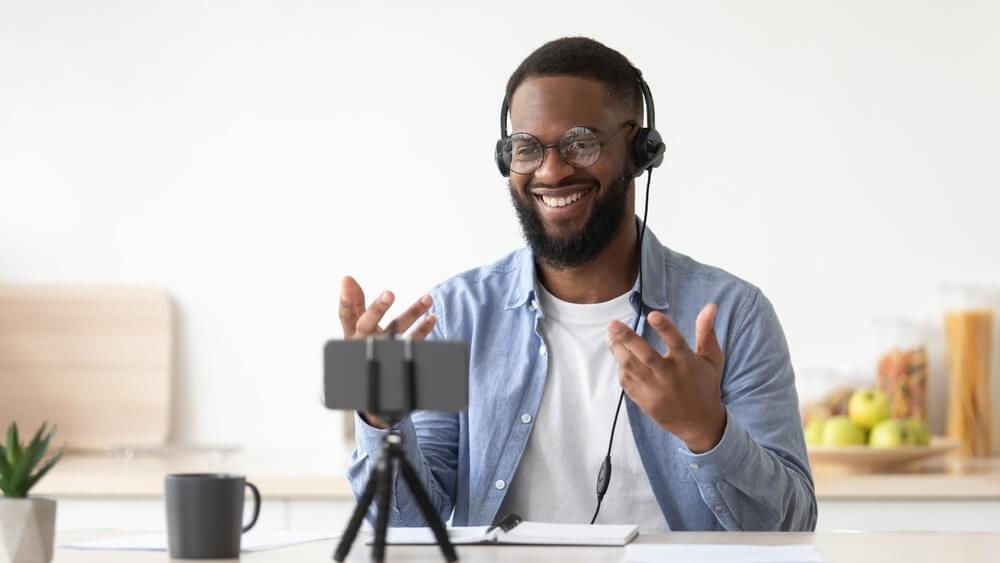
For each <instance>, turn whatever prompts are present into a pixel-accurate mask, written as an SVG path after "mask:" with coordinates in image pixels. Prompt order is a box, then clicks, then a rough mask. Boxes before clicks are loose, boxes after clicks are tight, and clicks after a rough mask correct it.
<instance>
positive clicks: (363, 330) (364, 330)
mask: <svg viewBox="0 0 1000 563" xmlns="http://www.w3.org/2000/svg"><path fill="white" fill-rule="evenodd" d="M394 300H395V296H393V294H392V292H391V291H383V292H382V294H381V295H379V297H378V298H377V299H375V300H374V301H373V302H372V303H371V304H370V305H368V307H367V308H366V307H365V292H364V291H363V290H362V289H361V286H360V285H358V282H357V281H355V279H354V278H352V277H351V276H345V277H344V279H343V281H342V282H341V284H340V325H341V326H342V327H343V329H344V338H346V339H350V340H361V339H364V338H368V337H369V336H372V335H376V336H378V335H383V334H387V333H390V332H392V333H397V332H398V333H403V332H406V331H407V330H409V328H410V327H411V326H413V323H415V322H416V321H417V320H418V319H419V318H420V317H421V316H422V315H423V314H424V313H426V312H427V311H429V310H430V308H431V304H432V303H433V301H432V300H431V296H430V295H424V296H423V297H421V298H420V299H418V300H417V302H416V303H414V304H413V305H410V307H409V308H408V309H406V311H403V314H401V315H399V316H398V317H396V318H395V320H393V321H391V322H390V323H389V324H388V325H386V327H385V328H383V327H382V326H381V325H380V324H379V323H380V322H382V317H383V316H385V313H386V311H388V310H389V307H391V306H392V303H393V301H394ZM436 321H437V317H435V316H434V315H427V317H425V318H424V319H423V320H422V321H420V323H419V324H417V326H416V328H414V329H413V332H412V333H410V335H409V337H410V338H411V339H413V340H423V339H424V338H426V337H427V335H428V334H430V332H431V329H433V328H434V323H435V322H436ZM361 417H362V418H363V419H365V422H367V423H368V424H370V425H372V426H375V427H377V428H388V427H389V425H388V424H387V423H386V422H385V421H384V420H382V419H380V418H378V417H377V416H375V415H373V414H371V413H367V412H362V413H361Z"/></svg>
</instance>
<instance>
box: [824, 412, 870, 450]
mask: <svg viewBox="0 0 1000 563" xmlns="http://www.w3.org/2000/svg"><path fill="white" fill-rule="evenodd" d="M865 442H866V436H865V431H864V430H863V429H862V428H861V427H859V426H858V425H856V424H854V423H853V422H851V420H850V419H849V418H847V417H846V416H835V417H832V418H828V419H826V422H824V423H823V445H826V446H851V445H864V443H865Z"/></svg>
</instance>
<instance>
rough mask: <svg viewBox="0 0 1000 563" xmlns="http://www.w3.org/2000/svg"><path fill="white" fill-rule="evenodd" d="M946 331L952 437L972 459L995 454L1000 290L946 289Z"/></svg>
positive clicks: (970, 287) (961, 287)
mask: <svg viewBox="0 0 1000 563" xmlns="http://www.w3.org/2000/svg"><path fill="white" fill-rule="evenodd" d="M944 296H945V305H946V309H945V313H944V331H945V341H946V343H947V347H948V410H947V433H948V437H950V438H952V439H955V440H957V441H958V442H959V443H960V444H961V447H960V449H959V452H960V453H961V454H962V455H967V456H989V455H990V452H991V451H992V446H993V444H992V439H993V437H992V434H993V431H994V429H993V412H992V411H993V409H992V404H991V403H992V402H993V400H994V398H993V397H992V395H991V390H990V379H991V375H992V371H993V362H994V361H995V359H994V357H993V356H994V347H995V343H994V335H995V331H994V322H995V317H996V310H997V301H998V300H997V291H996V288H991V287H988V286H981V285H971V284H967V285H961V284H954V285H949V286H945V287H944Z"/></svg>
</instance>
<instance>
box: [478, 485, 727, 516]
mask: <svg viewBox="0 0 1000 563" xmlns="http://www.w3.org/2000/svg"><path fill="white" fill-rule="evenodd" d="M497 482H498V483H499V481H497ZM712 508H713V509H714V510H715V511H716V512H722V505H721V504H717V505H715V506H713V507H712Z"/></svg>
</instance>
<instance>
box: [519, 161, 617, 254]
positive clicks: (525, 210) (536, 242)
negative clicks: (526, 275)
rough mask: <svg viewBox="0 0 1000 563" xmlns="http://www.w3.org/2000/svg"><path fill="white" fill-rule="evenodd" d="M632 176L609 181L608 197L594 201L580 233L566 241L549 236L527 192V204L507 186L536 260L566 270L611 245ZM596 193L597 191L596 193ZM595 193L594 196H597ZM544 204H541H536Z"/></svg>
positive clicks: (526, 240)
mask: <svg viewBox="0 0 1000 563" xmlns="http://www.w3.org/2000/svg"><path fill="white" fill-rule="evenodd" d="M631 182H632V176H631V175H629V174H622V175H619V176H617V177H616V178H615V179H614V180H612V182H611V184H610V185H609V186H608V189H607V195H605V196H604V197H602V198H598V199H597V200H596V201H595V202H594V207H593V210H592V211H591V213H590V217H588V218H587V222H586V223H585V224H584V226H583V228H582V229H581V230H580V232H579V233H576V234H575V235H572V236H571V237H569V238H563V237H554V236H550V235H549V234H548V233H546V232H545V225H544V224H543V223H542V218H541V217H540V216H539V213H538V210H537V209H536V208H535V205H533V204H532V203H533V202H532V201H531V199H530V198H533V197H535V196H533V195H531V194H530V193H528V195H527V197H528V198H529V199H528V200H527V201H525V200H524V199H522V198H521V197H520V196H518V195H517V189H516V188H515V187H514V186H513V184H511V183H510V182H508V184H509V186H510V200H511V203H513V205H514V211H515V212H517V218H518V220H519V221H520V222H521V230H522V231H523V234H524V240H525V242H527V243H528V246H529V247H531V251H532V252H533V253H534V255H535V258H536V259H538V260H539V261H541V262H544V263H545V264H546V265H548V266H549V267H551V268H554V269H556V270H568V269H570V268H576V267H578V266H581V265H583V264H585V263H587V262H589V261H590V260H593V259H594V258H595V257H596V256H597V255H598V254H600V253H601V251H603V250H604V249H605V248H607V247H608V245H609V244H611V240H612V239H613V238H614V236H615V234H617V232H618V229H619V228H621V225H622V222H623V221H625V220H626V219H627V217H625V203H626V201H627V199H628V189H629V184H630V183H631ZM596 192H597V193H599V192H600V190H596ZM597 193H595V194H594V195H595V196H596V195H597ZM538 205H544V204H538Z"/></svg>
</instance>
